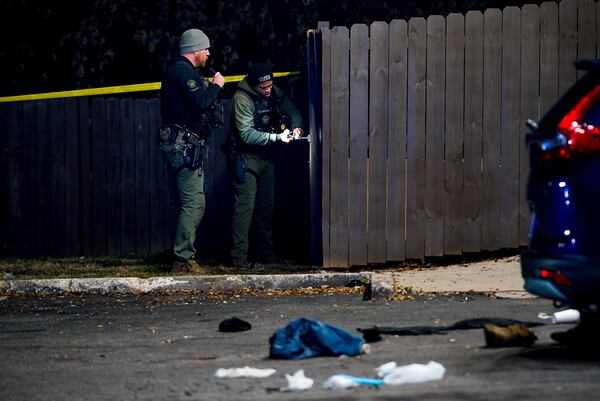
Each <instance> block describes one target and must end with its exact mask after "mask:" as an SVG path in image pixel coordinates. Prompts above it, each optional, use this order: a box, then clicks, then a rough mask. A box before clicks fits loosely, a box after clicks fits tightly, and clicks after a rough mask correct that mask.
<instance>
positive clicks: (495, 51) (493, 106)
mask: <svg viewBox="0 0 600 401" xmlns="http://www.w3.org/2000/svg"><path fill="white" fill-rule="evenodd" d="M483 18H484V36H483V40H484V42H483V71H484V76H483V144H482V152H483V153H482V164H483V176H482V193H483V194H482V195H483V198H482V201H483V203H482V221H481V230H482V239H481V240H482V248H483V249H484V250H495V249H498V248H499V247H500V246H499V245H500V174H499V168H500V134H501V94H502V86H501V84H502V75H501V73H502V70H501V66H502V64H501V63H502V12H501V11H500V10H497V9H488V10H486V11H485V13H484V15H483Z"/></svg>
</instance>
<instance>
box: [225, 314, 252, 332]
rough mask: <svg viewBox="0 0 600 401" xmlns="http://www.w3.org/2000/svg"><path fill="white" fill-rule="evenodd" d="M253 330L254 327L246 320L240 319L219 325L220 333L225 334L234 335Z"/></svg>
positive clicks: (234, 318)
mask: <svg viewBox="0 0 600 401" xmlns="http://www.w3.org/2000/svg"><path fill="white" fill-rule="evenodd" d="M251 329H252V325H251V324H250V323H248V322H246V321H245V320H242V319H239V318H237V317H235V316H234V317H232V318H231V319H225V320H223V321H222V322H221V323H219V331H222V332H225V333H234V332H238V331H248V330H251Z"/></svg>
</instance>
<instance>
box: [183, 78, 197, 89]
mask: <svg viewBox="0 0 600 401" xmlns="http://www.w3.org/2000/svg"><path fill="white" fill-rule="evenodd" d="M185 85H186V86H187V87H188V90H189V91H190V92H196V91H197V90H198V82H196V80H195V79H190V80H188V81H187V82H186V83H185Z"/></svg>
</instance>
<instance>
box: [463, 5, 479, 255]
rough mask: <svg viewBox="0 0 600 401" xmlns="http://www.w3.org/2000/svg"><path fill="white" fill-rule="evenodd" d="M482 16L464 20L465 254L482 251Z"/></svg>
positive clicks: (467, 17) (468, 16)
mask: <svg viewBox="0 0 600 401" xmlns="http://www.w3.org/2000/svg"><path fill="white" fill-rule="evenodd" d="M483 30H484V28H483V14H482V13H481V12H480V11H470V12H469V13H467V16H466V18H465V105H464V113H465V117H464V129H465V132H464V158H465V159H464V219H463V230H462V233H463V251H464V252H479V251H480V250H481V246H482V244H481V224H482V204H481V203H482V177H481V157H482V141H483Z"/></svg>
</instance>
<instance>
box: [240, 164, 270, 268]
mask: <svg viewBox="0 0 600 401" xmlns="http://www.w3.org/2000/svg"><path fill="white" fill-rule="evenodd" d="M243 157H244V158H245V159H246V175H245V180H244V182H243V183H241V184H237V183H234V184H233V186H234V195H235V201H234V202H235V203H234V206H233V219H232V224H231V236H232V242H233V247H232V249H231V253H230V257H231V259H232V260H233V261H236V262H246V261H247V260H248V248H249V237H251V238H252V245H253V251H254V253H255V254H256V258H257V260H258V261H260V262H264V263H272V262H274V261H275V251H274V249H273V239H272V232H273V229H272V227H273V202H274V196H275V192H274V181H275V178H274V174H273V160H272V158H271V156H261V155H256V154H253V153H243Z"/></svg>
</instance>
